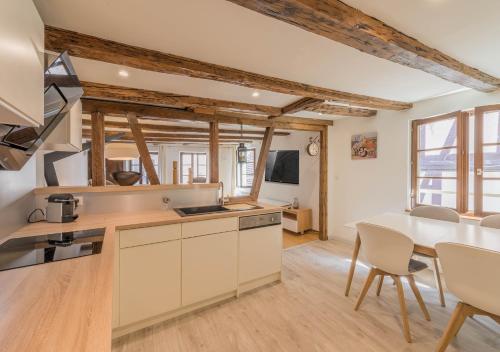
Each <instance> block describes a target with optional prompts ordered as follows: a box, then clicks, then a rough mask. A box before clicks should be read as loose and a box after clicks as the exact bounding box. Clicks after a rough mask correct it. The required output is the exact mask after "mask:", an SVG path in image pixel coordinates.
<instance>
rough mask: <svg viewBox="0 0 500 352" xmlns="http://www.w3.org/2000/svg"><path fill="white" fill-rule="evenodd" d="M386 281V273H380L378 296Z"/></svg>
mask: <svg viewBox="0 0 500 352" xmlns="http://www.w3.org/2000/svg"><path fill="white" fill-rule="evenodd" d="M383 283H384V274H381V275H380V278H379V280H378V286H377V296H380V291H381V290H382V285H383Z"/></svg>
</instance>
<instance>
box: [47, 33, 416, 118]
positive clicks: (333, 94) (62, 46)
mask: <svg viewBox="0 0 500 352" xmlns="http://www.w3.org/2000/svg"><path fill="white" fill-rule="evenodd" d="M45 49H46V50H49V51H56V52H63V51H65V50H67V51H68V52H69V54H70V55H71V56H75V57H81V58H84V59H90V60H97V61H103V62H108V63H112V64H117V65H121V66H128V67H133V68H138V69H142V70H147V71H154V72H161V73H169V74H177V75H183V76H189V77H196V78H203V79H210V80H214V81H219V82H225V83H230V84H236V85H240V86H245V87H250V88H255V89H262V90H268V91H272V92H278V93H283V94H291V95H297V96H302V97H310V98H317V99H323V100H331V101H337V102H343V103H348V104H353V105H357V106H365V107H369V108H375V109H389V110H404V109H409V108H411V107H412V104H410V103H403V102H398V101H392V100H387V99H381V98H374V97H369V96H365V95H359V94H353V93H346V92H341V91H337V90H333V89H328V88H322V87H316V86H312V85H308V84H304V83H298V82H293V81H288V80H284V79H281V78H275V77H269V76H265V75H260V74H257V73H252V72H247V71H242V70H238V69H234V68H230V67H225V66H221V65H214V64H211V63H207V62H202V61H198V60H193V59H188V58H184V57H180V56H176V55H171V54H167V53H162V52H159V51H155V50H150V49H145V48H140V47H136V46H132V45H127V44H123V43H118V42H114V41H111V40H106V39H102V38H97V37H93V36H90V35H86V34H81V33H77V32H73V31H68V30H65V29H60V28H55V27H50V26H46V27H45Z"/></svg>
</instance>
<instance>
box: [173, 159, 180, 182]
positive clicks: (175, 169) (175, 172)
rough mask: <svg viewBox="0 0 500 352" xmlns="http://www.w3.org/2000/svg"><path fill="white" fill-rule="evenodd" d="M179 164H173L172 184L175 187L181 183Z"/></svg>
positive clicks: (175, 161)
mask: <svg viewBox="0 0 500 352" xmlns="http://www.w3.org/2000/svg"><path fill="white" fill-rule="evenodd" d="M177 164H178V162H177V160H174V161H173V162H172V183H173V184H174V185H176V184H178V183H179V170H178V167H177Z"/></svg>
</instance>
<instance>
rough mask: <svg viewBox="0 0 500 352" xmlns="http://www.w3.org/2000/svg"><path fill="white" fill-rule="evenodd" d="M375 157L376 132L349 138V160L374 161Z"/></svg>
mask: <svg viewBox="0 0 500 352" xmlns="http://www.w3.org/2000/svg"><path fill="white" fill-rule="evenodd" d="M376 157H377V132H369V133H363V134H356V135H353V136H352V137H351V159H353V160H362V159H375V158H376Z"/></svg>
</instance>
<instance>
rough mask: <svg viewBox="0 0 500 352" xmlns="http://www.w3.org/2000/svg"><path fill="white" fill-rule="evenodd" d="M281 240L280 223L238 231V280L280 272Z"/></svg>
mask: <svg viewBox="0 0 500 352" xmlns="http://www.w3.org/2000/svg"><path fill="white" fill-rule="evenodd" d="M282 241H283V231H282V229H281V225H276V226H268V227H261V228H257V229H251V230H244V231H240V250H239V257H240V262H239V282H240V283H244V282H248V281H251V280H255V279H259V278H262V277H265V276H267V275H271V274H275V273H278V272H280V271H281V252H282V247H283V245H282Z"/></svg>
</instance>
